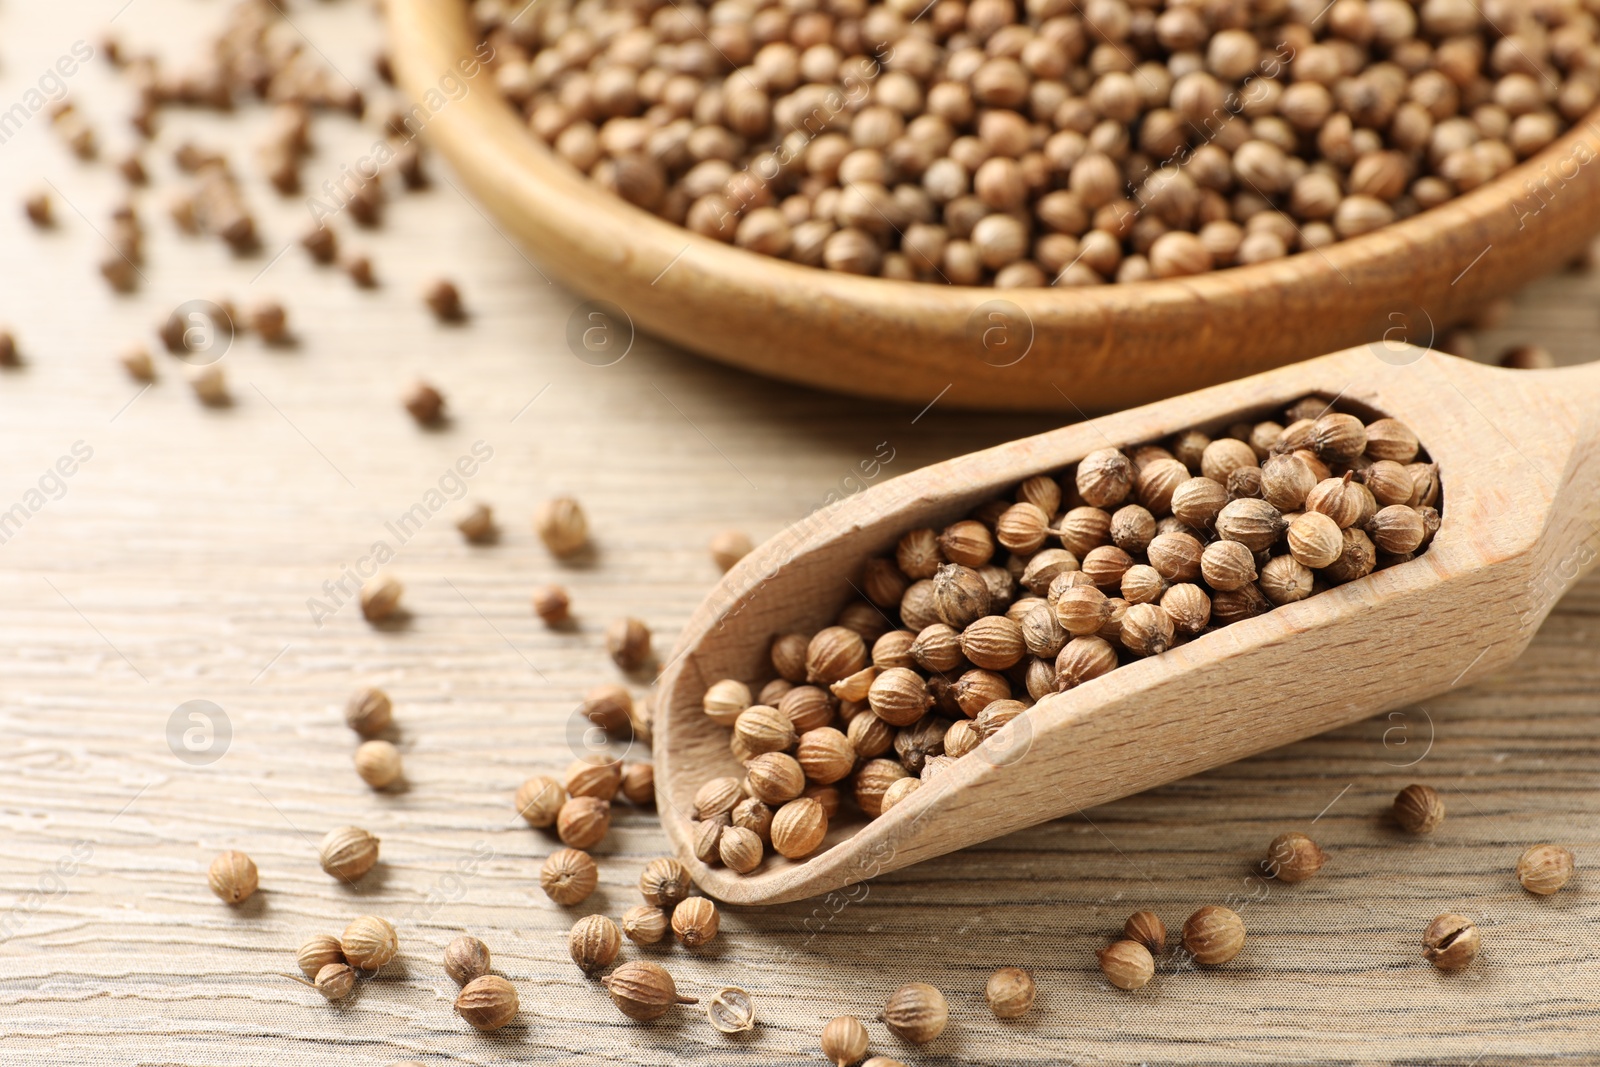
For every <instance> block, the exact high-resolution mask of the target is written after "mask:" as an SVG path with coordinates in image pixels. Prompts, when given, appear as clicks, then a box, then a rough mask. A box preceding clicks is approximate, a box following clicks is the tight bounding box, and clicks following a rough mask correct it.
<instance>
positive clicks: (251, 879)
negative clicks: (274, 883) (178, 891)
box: [206, 850, 260, 904]
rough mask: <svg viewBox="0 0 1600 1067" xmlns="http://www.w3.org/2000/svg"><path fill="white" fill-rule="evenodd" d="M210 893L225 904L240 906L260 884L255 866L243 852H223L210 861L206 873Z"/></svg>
mask: <svg viewBox="0 0 1600 1067" xmlns="http://www.w3.org/2000/svg"><path fill="white" fill-rule="evenodd" d="M206 877H207V881H208V882H209V883H210V884H211V891H212V892H213V893H215V894H216V895H217V896H218V898H220V899H221V900H222V901H223V902H224V903H226V904H242V903H244V902H245V901H246V900H249V899H250V895H251V894H252V893H254V892H255V891H256V887H257V886H258V885H259V884H260V881H259V877H258V875H257V874H256V865H255V861H253V860H252V859H251V858H250V857H249V856H246V855H245V854H244V853H243V852H236V851H231V850H230V851H228V852H223V853H221V854H219V855H218V856H217V858H216V859H214V860H212V861H211V869H210V871H209V872H207V876H206Z"/></svg>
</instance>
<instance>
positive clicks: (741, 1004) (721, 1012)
mask: <svg viewBox="0 0 1600 1067" xmlns="http://www.w3.org/2000/svg"><path fill="white" fill-rule="evenodd" d="M706 1018H707V1019H709V1020H710V1021H711V1025H712V1026H714V1027H715V1028H716V1029H718V1030H720V1031H721V1032H723V1033H724V1034H742V1033H745V1032H746V1031H749V1030H753V1029H755V1025H756V1005H755V1001H754V1000H752V999H751V997H750V994H749V993H747V992H745V991H744V990H742V989H739V988H738V987H737V986H727V987H726V988H723V989H719V990H717V992H716V993H715V994H714V995H713V996H712V998H711V1001H710V1002H709V1003H708V1004H707V1005H706Z"/></svg>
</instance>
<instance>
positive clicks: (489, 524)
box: [456, 504, 494, 544]
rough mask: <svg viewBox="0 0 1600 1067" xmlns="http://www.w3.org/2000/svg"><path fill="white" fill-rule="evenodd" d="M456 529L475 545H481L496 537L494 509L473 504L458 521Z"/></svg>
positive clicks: (486, 505) (485, 505) (484, 505)
mask: <svg viewBox="0 0 1600 1067" xmlns="http://www.w3.org/2000/svg"><path fill="white" fill-rule="evenodd" d="M456 529H457V530H460V531H461V536H462V537H464V538H466V540H468V541H469V542H471V543H473V544H481V543H483V542H485V541H488V540H490V539H492V538H493V537H494V509H493V508H491V507H490V506H489V505H488V504H473V505H471V506H470V507H468V508H467V509H466V510H465V511H463V512H462V513H461V515H460V517H458V518H457V519H456Z"/></svg>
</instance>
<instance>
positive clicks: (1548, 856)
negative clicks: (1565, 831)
mask: <svg viewBox="0 0 1600 1067" xmlns="http://www.w3.org/2000/svg"><path fill="white" fill-rule="evenodd" d="M1575 869H1576V862H1575V861H1574V859H1573V856H1572V852H1571V851H1570V850H1568V849H1565V848H1562V847H1561V846H1560V845H1533V846H1532V847H1530V848H1529V849H1528V850H1527V851H1525V852H1523V854H1522V855H1521V856H1520V857H1518V859H1517V881H1519V882H1521V883H1522V888H1524V889H1526V890H1527V891H1528V892H1530V893H1535V894H1537V895H1539V896H1541V897H1547V896H1549V895H1550V894H1552V893H1554V892H1556V891H1557V890H1558V889H1560V888H1561V887H1562V886H1564V885H1566V884H1567V883H1568V882H1570V881H1572V875H1573V872H1574V871H1575Z"/></svg>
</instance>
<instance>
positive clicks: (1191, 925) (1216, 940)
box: [1183, 905, 1245, 967]
mask: <svg viewBox="0 0 1600 1067" xmlns="http://www.w3.org/2000/svg"><path fill="white" fill-rule="evenodd" d="M1244 936H1245V928H1244V920H1243V919H1241V918H1240V917H1239V915H1238V913H1237V912H1235V911H1232V910H1231V909H1229V908H1223V907H1218V906H1216V905H1207V906H1206V907H1203V908H1201V909H1200V910H1199V911H1197V912H1195V913H1194V914H1193V915H1191V916H1189V918H1188V919H1187V920H1185V921H1184V924H1183V947H1184V948H1185V949H1187V950H1188V951H1189V954H1190V955H1191V956H1193V957H1194V959H1195V962H1196V963H1199V964H1203V965H1205V966H1207V967H1214V966H1216V965H1218V964H1222V963H1227V962H1228V961H1229V960H1231V959H1233V958H1234V957H1235V956H1237V955H1238V954H1239V950H1240V949H1242V948H1244Z"/></svg>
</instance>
